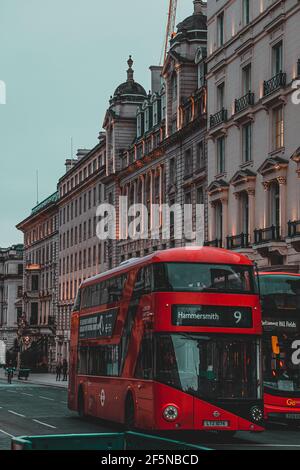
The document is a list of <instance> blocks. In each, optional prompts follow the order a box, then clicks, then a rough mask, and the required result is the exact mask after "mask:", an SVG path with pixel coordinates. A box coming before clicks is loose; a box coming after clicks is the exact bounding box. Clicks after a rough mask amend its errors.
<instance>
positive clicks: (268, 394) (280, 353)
mask: <svg viewBox="0 0 300 470" xmlns="http://www.w3.org/2000/svg"><path fill="white" fill-rule="evenodd" d="M259 279H260V293H261V298H262V307H263V309H262V317H263V330H264V332H263V372H264V390H265V418H266V419H267V420H269V421H272V420H273V421H274V420H275V421H284V422H286V423H288V424H289V425H291V426H293V427H294V426H298V425H300V274H290V273H284V272H273V273H272V272H262V273H260V275H259Z"/></svg>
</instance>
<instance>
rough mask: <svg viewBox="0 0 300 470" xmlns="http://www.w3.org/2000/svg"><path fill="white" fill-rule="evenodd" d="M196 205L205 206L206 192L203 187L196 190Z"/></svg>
mask: <svg viewBox="0 0 300 470" xmlns="http://www.w3.org/2000/svg"><path fill="white" fill-rule="evenodd" d="M196 203H197V204H204V191H203V187H202V186H201V187H200V188H197V190H196Z"/></svg>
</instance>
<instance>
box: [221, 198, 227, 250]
mask: <svg viewBox="0 0 300 470" xmlns="http://www.w3.org/2000/svg"><path fill="white" fill-rule="evenodd" d="M221 202H222V206H223V227H222V231H223V241H222V244H223V247H224V248H226V246H227V236H228V199H227V198H222V199H221Z"/></svg>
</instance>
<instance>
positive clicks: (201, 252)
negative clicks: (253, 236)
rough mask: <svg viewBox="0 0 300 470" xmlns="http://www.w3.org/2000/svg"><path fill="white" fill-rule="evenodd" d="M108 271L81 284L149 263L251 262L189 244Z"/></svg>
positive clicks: (135, 259)
mask: <svg viewBox="0 0 300 470" xmlns="http://www.w3.org/2000/svg"><path fill="white" fill-rule="evenodd" d="M128 261H129V262H128V263H126V264H125V263H124V264H122V265H120V266H118V267H116V268H114V269H111V270H110V271H106V272H104V273H101V274H97V275H96V276H93V277H90V278H88V279H86V280H85V281H83V282H82V284H81V286H84V285H88V284H90V283H91V284H93V283H94V282H95V281H97V280H100V279H106V278H110V277H112V276H114V275H117V274H122V273H126V272H128V271H130V270H131V269H132V268H135V267H138V266H142V265H144V264H151V263H174V262H175V263H211V264H240V265H249V266H252V265H253V262H252V261H251V260H250V259H249V258H247V256H245V255H243V254H240V253H236V252H233V251H229V250H225V249H223V248H212V247H205V246H203V247H196V246H189V247H183V248H170V249H168V250H162V251H155V252H153V253H151V254H150V255H148V256H145V257H143V258H134V259H133V260H132V261H130V260H128Z"/></svg>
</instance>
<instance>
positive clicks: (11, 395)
mask: <svg viewBox="0 0 300 470" xmlns="http://www.w3.org/2000/svg"><path fill="white" fill-rule="evenodd" d="M116 430H118V427H117V426H112V425H103V423H101V422H99V421H95V420H89V419H85V420H81V419H79V417H78V416H77V414H76V413H73V412H71V411H69V410H68V408H67V390H66V389H65V388H62V387H53V386H42V385H36V384H32V383H25V382H18V381H17V380H16V379H14V382H13V383H12V384H11V385H8V384H7V383H6V382H5V381H4V380H3V379H0V449H1V450H3V449H9V448H10V440H11V437H12V436H24V435H42V434H61V433H62V434H64V433H75V434H76V433H90V432H102V431H116ZM170 437H174V435H173V436H170ZM175 438H177V439H183V440H186V441H189V442H194V443H201V444H205V445H206V446H207V447H210V448H213V449H280V450H285V449H286V450H292V449H295V450H300V428H299V431H291V430H288V429H287V428H286V427H285V426H283V425H277V426H275V427H273V428H272V429H271V430H268V431H266V432H264V433H262V434H251V433H238V434H237V436H236V437H235V438H234V439H231V440H230V441H228V442H226V443H224V442H222V441H221V438H218V436H216V435H213V434H211V435H207V434H200V435H197V436H195V435H194V434H193V433H181V434H180V435H177V434H176V437H175Z"/></svg>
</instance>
